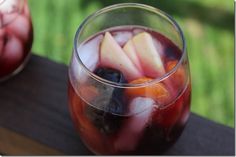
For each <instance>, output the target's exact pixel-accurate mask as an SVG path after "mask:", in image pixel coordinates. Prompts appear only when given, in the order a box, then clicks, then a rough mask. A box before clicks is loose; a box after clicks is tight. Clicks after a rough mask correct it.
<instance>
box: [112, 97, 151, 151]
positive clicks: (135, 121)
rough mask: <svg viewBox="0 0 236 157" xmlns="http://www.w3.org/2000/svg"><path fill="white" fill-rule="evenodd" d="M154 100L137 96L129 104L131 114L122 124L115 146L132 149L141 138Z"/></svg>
mask: <svg viewBox="0 0 236 157" xmlns="http://www.w3.org/2000/svg"><path fill="white" fill-rule="evenodd" d="M154 105H155V101H154V100H152V99H150V98H143V97H137V98H134V99H133V100H132V102H131V103H130V104H129V111H130V114H131V115H132V116H131V117H130V118H129V119H128V120H127V121H126V122H125V124H124V126H123V128H122V129H121V131H120V132H119V135H118V138H117V140H116V141H115V144H114V145H115V148H116V149H117V150H121V151H132V150H134V149H135V147H136V146H137V144H138V142H139V140H140V139H141V138H142V135H143V130H144V129H145V127H147V125H148V122H149V120H150V118H151V117H152V111H153V108H154Z"/></svg>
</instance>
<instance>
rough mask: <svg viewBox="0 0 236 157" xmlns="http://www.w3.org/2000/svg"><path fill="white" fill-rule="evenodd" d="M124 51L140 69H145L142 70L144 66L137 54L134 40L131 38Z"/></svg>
mask: <svg viewBox="0 0 236 157" xmlns="http://www.w3.org/2000/svg"><path fill="white" fill-rule="evenodd" d="M123 50H124V52H125V53H126V55H127V56H128V57H129V59H130V60H131V61H132V62H133V63H134V65H135V66H136V67H137V68H138V70H139V71H143V70H142V66H141V63H140V61H139V58H138V56H137V54H136V50H135V47H134V44H133V41H132V40H129V41H128V42H127V43H126V44H125V46H124V48H123Z"/></svg>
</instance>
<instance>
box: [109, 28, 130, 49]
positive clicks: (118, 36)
mask: <svg viewBox="0 0 236 157" xmlns="http://www.w3.org/2000/svg"><path fill="white" fill-rule="evenodd" d="M112 36H113V37H114V39H115V40H116V42H117V43H118V44H119V45H121V46H123V45H124V44H125V43H126V42H127V41H128V40H129V39H131V38H132V36H133V34H132V33H131V32H126V31H122V32H116V33H112Z"/></svg>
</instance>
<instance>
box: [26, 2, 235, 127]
mask: <svg viewBox="0 0 236 157" xmlns="http://www.w3.org/2000/svg"><path fill="white" fill-rule="evenodd" d="M122 2H138V3H144V4H148V5H151V6H154V7H157V8H159V9H161V10H163V11H165V12H167V13H168V14H169V15H171V16H173V17H174V19H175V20H176V21H177V22H178V23H179V25H180V27H181V28H182V30H183V32H184V35H185V38H186V42H187V50H188V54H189V60H190V68H191V75H192V91H193V92H192V106H191V111H192V112H194V113H198V114H200V115H202V116H204V117H206V118H209V119H211V120H214V121H216V122H219V123H222V124H225V125H228V126H231V127H233V126H234V2H233V1H230V0H226V1H222V0H207V1H204V0H201V1H199V0H182V1H178V0H159V1H157V0H152V1H151V0H150V1H142V0H132V1H131V0H129V1H127V0H40V1H34V0H29V6H30V9H31V13H32V19H33V26H34V36H35V38H34V43H33V49H32V51H33V53H35V54H38V55H40V56H44V57H47V58H49V59H51V60H54V61H56V62H60V63H65V64H68V63H69V59H70V56H71V52H72V47H73V38H74V35H75V32H76V29H77V28H78V26H79V25H80V23H81V22H82V21H83V20H84V19H85V18H86V17H87V16H88V15H89V14H91V13H93V12H94V11H96V10H98V9H101V8H103V7H105V6H108V5H112V4H116V3H122ZM121 20H122V19H121Z"/></svg>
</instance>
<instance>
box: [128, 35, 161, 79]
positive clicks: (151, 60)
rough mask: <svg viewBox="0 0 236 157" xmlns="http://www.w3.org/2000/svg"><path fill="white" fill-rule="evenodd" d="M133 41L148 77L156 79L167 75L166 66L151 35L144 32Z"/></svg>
mask: <svg viewBox="0 0 236 157" xmlns="http://www.w3.org/2000/svg"><path fill="white" fill-rule="evenodd" d="M132 41H133V43H134V46H135V49H136V50H137V56H138V57H139V60H140V62H141V64H142V69H143V70H144V71H145V74H146V76H148V77H152V78H156V77H159V76H161V75H163V74H164V73H165V70H164V66H163V64H162V60H161V57H160V54H159V52H158V50H157V49H156V48H155V45H154V42H153V39H152V37H151V35H150V34H149V33H147V32H142V33H139V34H137V35H135V36H134V37H133V39H132Z"/></svg>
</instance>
